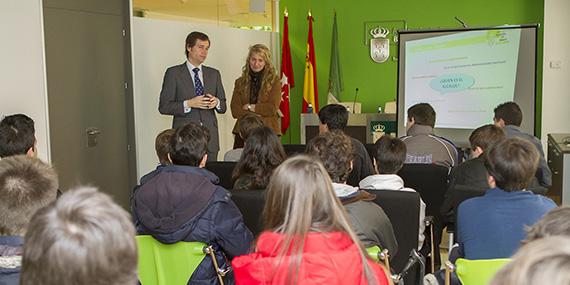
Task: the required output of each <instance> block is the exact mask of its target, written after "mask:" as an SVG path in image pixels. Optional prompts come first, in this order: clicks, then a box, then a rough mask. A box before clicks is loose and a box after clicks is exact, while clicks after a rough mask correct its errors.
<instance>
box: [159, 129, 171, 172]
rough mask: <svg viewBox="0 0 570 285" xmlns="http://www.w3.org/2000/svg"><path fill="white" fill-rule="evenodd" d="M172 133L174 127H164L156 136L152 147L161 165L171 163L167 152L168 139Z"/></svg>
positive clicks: (168, 149) (168, 151) (168, 147)
mask: <svg viewBox="0 0 570 285" xmlns="http://www.w3.org/2000/svg"><path fill="white" fill-rule="evenodd" d="M173 135H174V129H166V130H164V131H162V132H160V133H159V134H158V136H156V140H155V141H154V149H155V150H156V156H157V157H158V161H159V163H160V164H161V165H168V164H170V163H171V162H170V158H168V154H169V153H170V152H171V150H170V140H171V139H172V136H173Z"/></svg>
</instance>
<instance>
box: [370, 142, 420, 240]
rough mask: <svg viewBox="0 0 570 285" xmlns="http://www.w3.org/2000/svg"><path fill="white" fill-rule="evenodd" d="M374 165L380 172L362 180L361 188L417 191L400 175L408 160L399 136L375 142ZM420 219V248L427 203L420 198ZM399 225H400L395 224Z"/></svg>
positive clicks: (404, 146)
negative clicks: (408, 185)
mask: <svg viewBox="0 0 570 285" xmlns="http://www.w3.org/2000/svg"><path fill="white" fill-rule="evenodd" d="M373 160H374V167H375V168H376V172H377V173H378V174H373V175H370V176H368V177H366V178H364V179H362V181H360V184H359V186H360V188H361V189H369V190H392V191H415V190H414V189H411V188H407V187H404V180H402V178H401V177H400V176H398V171H400V169H401V168H402V166H403V165H404V161H405V160H406V145H405V144H404V143H403V142H402V141H401V140H400V139H398V138H393V137H390V136H388V135H384V136H382V137H381V138H380V139H378V140H377V141H376V143H375V144H374V157H373ZM419 207H420V220H419V231H418V232H419V237H418V250H420V249H421V248H422V245H423V243H424V239H425V236H424V230H425V223H424V219H425V212H426V204H425V203H424V201H422V200H421V199H420V205H419ZM395 226H398V225H395Z"/></svg>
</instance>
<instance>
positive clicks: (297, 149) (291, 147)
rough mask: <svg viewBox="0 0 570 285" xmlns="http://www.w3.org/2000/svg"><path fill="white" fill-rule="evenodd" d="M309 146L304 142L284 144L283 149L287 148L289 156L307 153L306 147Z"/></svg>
mask: <svg viewBox="0 0 570 285" xmlns="http://www.w3.org/2000/svg"><path fill="white" fill-rule="evenodd" d="M306 148H307V146H306V145H304V144H284V145H283V149H284V150H285V154H287V156H288V157H291V156H293V155H296V154H302V153H305V149H306Z"/></svg>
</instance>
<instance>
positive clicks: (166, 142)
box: [141, 129, 174, 184]
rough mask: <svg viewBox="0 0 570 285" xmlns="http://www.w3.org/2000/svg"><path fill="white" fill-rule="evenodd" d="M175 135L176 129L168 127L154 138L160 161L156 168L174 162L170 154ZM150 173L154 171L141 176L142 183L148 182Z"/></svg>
mask: <svg viewBox="0 0 570 285" xmlns="http://www.w3.org/2000/svg"><path fill="white" fill-rule="evenodd" d="M173 135H174V129H166V130H164V131H162V132H160V133H159V134H158V136H156V139H155V140H154V149H155V151H156V156H157V157H158V161H159V165H158V166H157V167H156V169H159V168H162V167H164V166H165V165H169V164H172V162H170V158H169V157H168V154H169V153H170V152H171V151H170V140H171V139H172V136H173ZM149 174H152V172H151V173H148V174H146V175H143V177H141V184H143V183H145V182H146V180H147V179H148V178H149Z"/></svg>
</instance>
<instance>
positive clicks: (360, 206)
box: [307, 131, 398, 256]
mask: <svg viewBox="0 0 570 285" xmlns="http://www.w3.org/2000/svg"><path fill="white" fill-rule="evenodd" d="M351 149H352V143H351V140H350V138H349V137H348V136H347V135H345V134H344V133H342V132H339V131H334V132H326V133H323V134H320V135H318V136H317V137H315V138H313V139H312V140H311V141H310V142H309V144H308V145H307V153H308V154H310V155H314V156H316V157H318V158H319V159H320V160H321V161H322V163H323V165H324V166H325V169H326V170H327V172H328V175H329V176H330V178H331V180H332V182H333V183H332V186H333V190H334V193H335V194H336V196H337V197H338V198H339V199H340V201H341V202H342V203H343V205H344V207H345V209H346V212H347V213H348V219H349V222H350V225H351V226H352V229H353V230H354V232H355V233H356V235H357V236H358V238H359V239H360V241H362V243H363V244H364V246H366V247H371V246H375V245H377V246H380V247H381V248H383V249H388V252H389V253H390V255H392V256H394V255H395V254H396V251H397V249H398V244H397V242H396V237H395V235H394V229H393V228H392V223H391V222H390V219H389V218H388V216H386V213H384V210H382V208H381V207H380V206H378V205H377V204H376V203H374V202H373V200H374V198H376V196H375V195H374V194H370V193H368V192H366V191H364V190H359V189H358V187H354V186H351V185H348V184H346V179H347V177H348V174H349V173H350V169H351V166H352V160H353V155H352V152H351Z"/></svg>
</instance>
